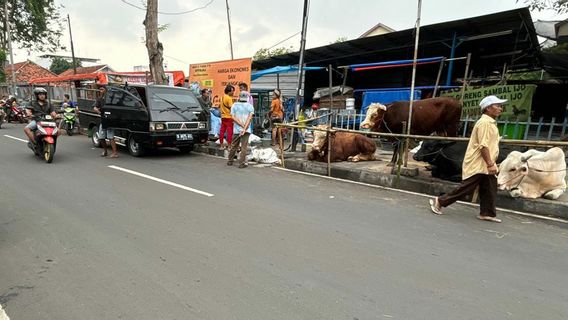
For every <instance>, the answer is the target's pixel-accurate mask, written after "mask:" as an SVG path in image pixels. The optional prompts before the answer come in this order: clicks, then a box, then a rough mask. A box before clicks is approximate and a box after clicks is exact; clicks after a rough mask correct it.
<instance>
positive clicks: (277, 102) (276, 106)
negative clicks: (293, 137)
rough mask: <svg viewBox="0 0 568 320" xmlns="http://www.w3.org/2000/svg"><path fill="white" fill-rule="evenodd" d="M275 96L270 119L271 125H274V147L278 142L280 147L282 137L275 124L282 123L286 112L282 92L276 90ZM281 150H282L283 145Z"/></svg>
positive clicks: (271, 105) (269, 114) (269, 113)
mask: <svg viewBox="0 0 568 320" xmlns="http://www.w3.org/2000/svg"><path fill="white" fill-rule="evenodd" d="M273 94H274V98H273V99H272V103H271V104H270V111H269V112H268V116H269V117H270V123H271V124H272V145H273V146H275V145H276V141H278V145H280V137H279V135H281V132H280V130H277V129H276V126H275V124H277V123H282V119H283V118H284V111H283V109H282V99H281V92H280V90H278V89H274V92H273ZM277 139H278V140H277ZM280 149H282V146H281V145H280Z"/></svg>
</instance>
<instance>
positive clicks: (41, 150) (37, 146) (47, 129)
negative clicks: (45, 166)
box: [28, 115, 59, 163]
mask: <svg viewBox="0 0 568 320" xmlns="http://www.w3.org/2000/svg"><path fill="white" fill-rule="evenodd" d="M36 123H37V130H36V131H35V132H34V137H35V143H32V141H28V147H29V148H30V149H32V151H33V152H34V154H35V155H36V156H38V157H40V158H43V159H44V160H45V162H47V163H51V162H52V161H53V156H54V155H55V146H56V143H57V133H58V131H59V129H58V127H57V123H56V122H55V119H53V118H52V117H51V116H50V115H44V116H41V118H40V119H38V120H37V121H36Z"/></svg>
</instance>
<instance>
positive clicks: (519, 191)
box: [497, 148, 566, 199]
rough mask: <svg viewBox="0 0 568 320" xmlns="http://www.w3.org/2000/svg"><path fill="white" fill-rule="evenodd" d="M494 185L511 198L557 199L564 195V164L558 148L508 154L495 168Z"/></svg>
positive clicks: (563, 157) (562, 155) (562, 153)
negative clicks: (497, 171)
mask: <svg viewBox="0 0 568 320" xmlns="http://www.w3.org/2000/svg"><path fill="white" fill-rule="evenodd" d="M497 184H498V186H499V189H500V190H507V191H509V194H510V195H511V197H514V198H516V197H522V198H530V199H534V198H539V197H543V198H546V199H558V197H560V196H561V195H562V194H563V193H564V192H565V191H566V160H565V156H564V152H563V151H562V149H560V148H551V149H548V150H547V151H546V152H542V151H537V150H534V149H530V150H528V151H527V152H524V153H520V152H518V151H513V152H511V153H510V154H509V155H508V156H507V158H506V159H505V160H504V161H503V162H502V163H501V165H500V166H499V176H498V177H497Z"/></svg>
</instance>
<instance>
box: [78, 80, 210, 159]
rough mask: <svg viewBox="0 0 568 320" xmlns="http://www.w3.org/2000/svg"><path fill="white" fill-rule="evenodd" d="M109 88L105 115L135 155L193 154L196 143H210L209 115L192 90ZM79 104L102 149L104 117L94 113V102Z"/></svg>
mask: <svg viewBox="0 0 568 320" xmlns="http://www.w3.org/2000/svg"><path fill="white" fill-rule="evenodd" d="M107 89H108V90H107V93H106V99H105V105H104V112H105V113H106V116H107V117H108V119H109V127H110V128H113V129H114V131H115V141H116V142H117V143H118V144H121V145H124V146H126V148H127V149H128V152H129V153H130V154H131V155H133V156H135V157H138V156H142V155H144V154H145V153H146V152H147V151H149V150H151V149H156V148H165V147H174V148H178V149H179V150H180V151H181V152H190V151H191V150H192V149H193V145H194V144H195V143H204V142H206V141H207V138H208V125H209V121H208V117H207V112H206V111H205V110H204V109H203V106H202V105H201V104H200V103H199V101H198V100H197V98H196V97H195V94H194V93H193V92H192V91H190V90H189V89H186V88H179V87H168V86H160V85H139V84H136V85H127V86H121V87H114V86H110V87H108V88H107ZM78 105H79V120H80V123H81V126H82V127H84V128H88V129H89V130H91V132H92V142H93V145H94V146H96V147H98V146H99V145H100V141H99V138H98V130H97V128H98V126H99V123H100V115H98V114H97V113H95V112H94V110H93V106H94V101H93V100H81V99H79V100H78Z"/></svg>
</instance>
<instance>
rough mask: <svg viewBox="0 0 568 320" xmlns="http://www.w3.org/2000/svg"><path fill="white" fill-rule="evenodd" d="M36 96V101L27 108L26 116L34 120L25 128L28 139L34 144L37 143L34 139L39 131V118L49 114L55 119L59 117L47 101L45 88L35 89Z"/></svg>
mask: <svg viewBox="0 0 568 320" xmlns="http://www.w3.org/2000/svg"><path fill="white" fill-rule="evenodd" d="M34 96H35V100H34V101H33V102H32V103H31V104H30V105H29V106H28V107H26V115H27V116H28V117H32V120H31V121H30V123H28V125H27V126H26V127H25V128H24V132H25V133H26V136H28V138H29V139H30V141H31V142H32V143H33V144H35V143H36V141H35V137H34V131H36V130H37V123H36V120H38V119H39V117H41V116H43V115H47V114H49V115H51V117H52V118H53V119H55V118H56V117H57V113H55V109H54V108H53V106H52V105H50V104H49V102H48V101H47V90H45V88H35V89H34ZM58 135H59V133H58Z"/></svg>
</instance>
